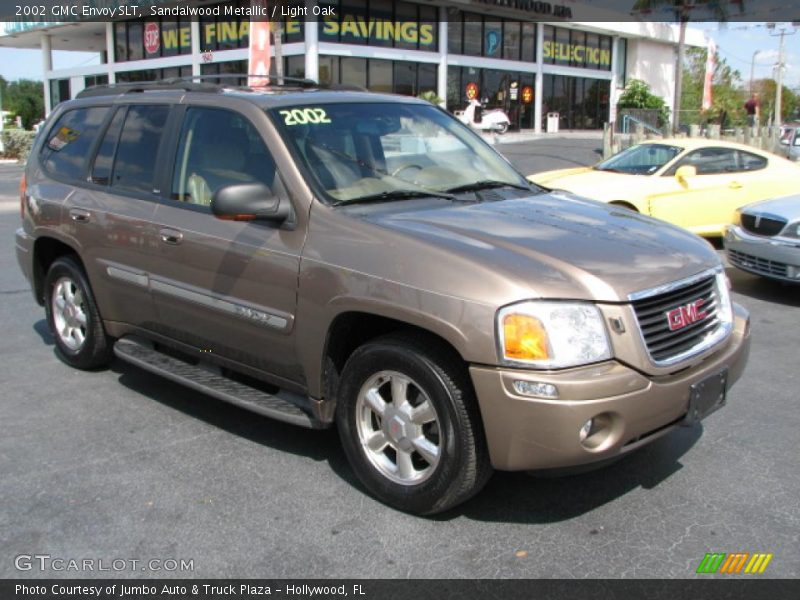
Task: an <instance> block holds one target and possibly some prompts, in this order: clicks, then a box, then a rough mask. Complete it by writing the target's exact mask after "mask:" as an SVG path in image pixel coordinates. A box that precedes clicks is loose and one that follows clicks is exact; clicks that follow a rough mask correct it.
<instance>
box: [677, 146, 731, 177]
mask: <svg viewBox="0 0 800 600" xmlns="http://www.w3.org/2000/svg"><path fill="white" fill-rule="evenodd" d="M685 165H688V166H691V167H694V168H695V169H697V174H698V175H713V174H715V173H730V172H733V171H739V170H740V169H739V167H738V164H737V161H736V150H733V149H731V148H701V149H700V150H695V151H694V152H691V153H690V154H688V155H687V156H686V158H684V159H683V160H681V162H680V163H679V164H678V165H676V166H675V167H674V169H673V170H677V169H678V167H683V166H685Z"/></svg>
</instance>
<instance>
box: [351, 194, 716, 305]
mask: <svg viewBox="0 0 800 600" xmlns="http://www.w3.org/2000/svg"><path fill="white" fill-rule="evenodd" d="M361 217H362V218H364V219H366V220H367V221H370V222H372V223H374V224H375V225H378V226H380V227H382V228H387V229H389V230H391V232H392V234H393V235H392V236H391V237H394V234H402V235H403V236H404V237H410V238H414V240H415V241H416V242H417V243H416V244H412V245H411V246H410V248H411V250H410V251H409V254H410V255H411V256H413V259H411V258H409V257H404V258H403V260H404V261H405V260H409V261H411V262H413V263H415V264H417V265H419V264H422V265H425V267H424V268H419V267H417V269H415V271H416V273H415V275H414V278H415V279H419V280H418V281H416V282H414V283H416V284H419V285H420V286H422V287H425V288H428V289H435V288H436V286H437V285H443V284H442V283H441V281H444V280H446V281H448V285H449V286H450V287H449V288H448V289H445V290H439V291H442V292H443V293H450V294H454V295H462V296H463V295H468V296H472V297H473V299H475V300H482V301H487V302H490V301H494V302H497V301H503V300H506V301H509V302H510V301H515V300H518V299H520V298H519V297H517V298H510V299H509V298H499V297H498V294H499V295H504V294H503V293H501V291H500V290H501V288H502V289H506V290H507V289H513V290H514V291H515V293H520V292H521V293H522V294H523V295H524V296H527V297H529V298H537V297H547V298H561V299H578V300H596V301H606V302H624V301H627V298H628V294H630V293H632V292H636V291H641V290H645V289H649V288H652V287H655V286H657V285H661V284H663V283H667V282H671V281H675V280H678V279H682V278H684V277H688V276H691V275H695V274H697V273H699V272H701V271H703V270H705V269H708V268H711V267H716V266H718V265H719V264H720V261H719V258H718V257H717V254H716V252H715V251H714V249H713V248H712V247H711V245H710V244H709V243H708V242H706V241H705V240H703V239H702V238H700V237H697V236H695V235H694V234H691V233H688V232H687V231H685V230H683V229H680V228H678V227H675V226H672V225H669V224H666V223H664V222H662V221H658V220H656V219H652V218H650V217H647V216H643V215H640V214H638V213H635V212H632V211H629V210H625V209H621V208H616V207H613V206H609V205H607V204H603V203H600V202H595V201H593V200H586V199H583V198H578V197H576V196H573V195H571V194H565V193H550V194H537V195H535V196H530V197H525V198H518V199H508V200H498V201H494V202H484V203H476V204H458V203H457V204H450V205H448V206H447V207H444V208H431V207H427V208H421V209H418V210H414V209H412V210H409V211H402V212H397V211H391V212H385V211H383V210H378V211H375V212H366V213H362V215H361ZM387 239H388V238H387ZM448 257H449V259H448ZM431 265H435V266H431ZM465 265H467V266H466V267H465ZM406 274H407V275H408V272H406ZM386 275H388V273H387V274H386ZM386 275H385V276H386ZM482 287H483V288H494V291H492V290H491V289H487V290H484V291H483V292H481V291H480V290H481V288H482ZM476 296H477V297H476Z"/></svg>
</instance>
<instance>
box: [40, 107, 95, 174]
mask: <svg viewBox="0 0 800 600" xmlns="http://www.w3.org/2000/svg"><path fill="white" fill-rule="evenodd" d="M108 110H109V109H108V107H107V106H94V107H91V108H75V109H73V110H69V111H67V112H65V113H64V114H63V115H61V116H60V117H59V118H58V120H57V121H56V123H55V124H54V125H53V127H52V128H51V129H50V130H49V131H48V132H47V137H46V138H45V140H44V143H43V144H42V150H41V154H40V160H41V163H42V166H43V167H44V169H45V170H46V171H48V172H49V173H50V174H52V175H55V176H58V177H62V178H66V179H84V177H85V175H86V165H87V161H88V160H89V152H90V151H91V149H92V145H93V143H94V142H95V140H96V139H97V135H98V132H99V131H100V128H101V127H102V125H103V122H104V121H105V118H106V115H107V114H108Z"/></svg>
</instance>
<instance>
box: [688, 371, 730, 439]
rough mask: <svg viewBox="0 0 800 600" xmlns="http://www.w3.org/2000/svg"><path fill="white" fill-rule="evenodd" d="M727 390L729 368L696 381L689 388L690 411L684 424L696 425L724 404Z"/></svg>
mask: <svg viewBox="0 0 800 600" xmlns="http://www.w3.org/2000/svg"><path fill="white" fill-rule="evenodd" d="M727 392H728V370H727V369H725V370H723V371H721V372H719V373H717V374H715V375H712V376H711V377H706V378H705V379H703V380H702V381H698V382H697V383H695V384H694V385H693V386H691V387H690V388H689V411H688V412H687V413H686V418H685V419H684V421H683V425H686V426H691V425H694V424H695V423H697V422H698V421H701V420H703V419H704V418H705V417H707V416H708V415H710V414H711V413H713V412H714V411H715V410H717V409H718V408H721V407H722V406H724V405H725V401H726V395H727Z"/></svg>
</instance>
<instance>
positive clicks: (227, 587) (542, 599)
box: [0, 578, 800, 600]
mask: <svg viewBox="0 0 800 600" xmlns="http://www.w3.org/2000/svg"><path fill="white" fill-rule="evenodd" d="M798 597H800V580H781V579H741V578H736V579H719V578H714V579H706V580H702V579H699V580H698V579H694V580H670V581H664V580H658V579H649V580H642V579H628V580H604V579H601V580H598V579H594V580H585V579H584V580H558V579H548V580H525V579H515V580H469V579H458V580H425V579H411V580H375V579H365V580H354V579H341V580H336V579H331V580H304V579H298V580H286V579H271V580H270V579H264V580H261V579H203V580H191V579H174V580H169V579H167V580H156V579H140V580H133V579H117V580H110V579H109V580H91V579H64V580H53V579H47V580H44V579H43V580H19V579H16V580H15V579H5V580H0V598H2V599H3V600H10V599H15V600H17V599H18V600H21V599H31V600H89V599H92V600H183V599H191V600H263V599H265V598H276V599H280V600H284V599H289V598H291V599H295V600H310V599H320V600H328V599H333V598H335V599H337V600H338V599H340V598H348V599H350V600H383V599H384V598H390V599H393V600H394V599H397V600H451V599H457V598H469V599H475V600H481V599H484V598H486V599H497V600H561V599H565V600H566V599H569V600H583V599H586V600H639V599H642V600H645V599H646V600H679V599H692V600H739V599H742V600H784V599H789V598H791V599H795V598H798Z"/></svg>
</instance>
